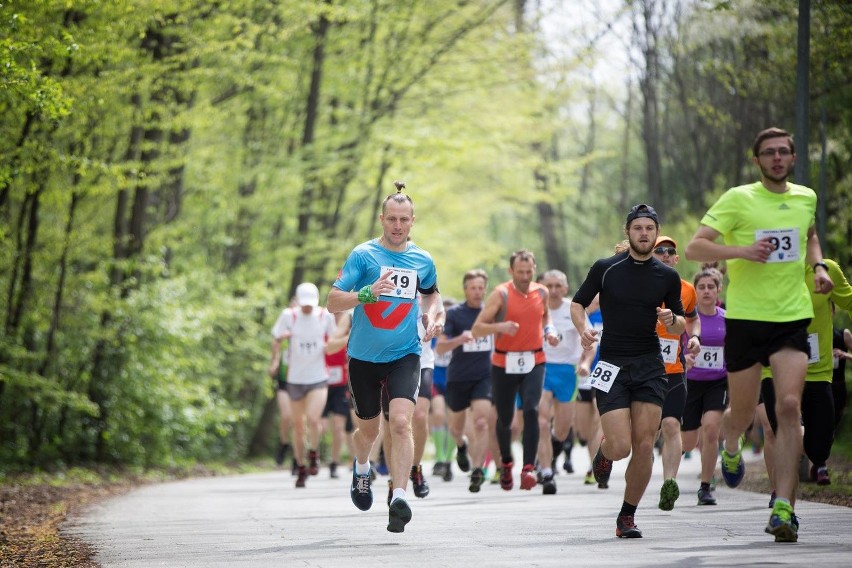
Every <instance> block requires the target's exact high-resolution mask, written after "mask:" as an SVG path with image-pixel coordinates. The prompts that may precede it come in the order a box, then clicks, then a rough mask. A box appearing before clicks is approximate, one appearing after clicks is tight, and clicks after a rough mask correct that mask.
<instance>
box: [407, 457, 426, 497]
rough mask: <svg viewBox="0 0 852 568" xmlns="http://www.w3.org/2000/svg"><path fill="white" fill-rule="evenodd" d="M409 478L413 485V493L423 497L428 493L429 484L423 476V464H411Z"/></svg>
mask: <svg viewBox="0 0 852 568" xmlns="http://www.w3.org/2000/svg"><path fill="white" fill-rule="evenodd" d="M409 479H411V482H412V485H414V495H415V496H416V497H419V498H420V499H423V498H424V497H426V496H427V495H429V484H428V483H427V482H426V478H425V477H424V476H423V466H422V465H413V466H411V474H410V475H409Z"/></svg>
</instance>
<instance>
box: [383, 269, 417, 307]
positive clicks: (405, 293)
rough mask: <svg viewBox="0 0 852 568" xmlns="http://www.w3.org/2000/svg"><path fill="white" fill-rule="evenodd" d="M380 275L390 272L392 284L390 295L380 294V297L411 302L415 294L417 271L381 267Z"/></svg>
mask: <svg viewBox="0 0 852 568" xmlns="http://www.w3.org/2000/svg"><path fill="white" fill-rule="evenodd" d="M381 271H382V274H387V273H388V271H390V272H391V275H390V278H389V279H390V281H391V282H393V284H394V286H396V288H394V291H393V292H391V293H390V294H382V296H393V297H395V298H405V299H407V300H413V299H414V295H415V294H416V293H417V271H416V270H411V269H410V268H396V267H394V266H382V268H381Z"/></svg>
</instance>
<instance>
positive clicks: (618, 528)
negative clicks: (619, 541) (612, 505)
mask: <svg viewBox="0 0 852 568" xmlns="http://www.w3.org/2000/svg"><path fill="white" fill-rule="evenodd" d="M615 536H617V537H619V538H642V531H640V530H639V527H637V526H636V523H634V522H633V515H621V516H620V517H618V518H617V519H616V520H615Z"/></svg>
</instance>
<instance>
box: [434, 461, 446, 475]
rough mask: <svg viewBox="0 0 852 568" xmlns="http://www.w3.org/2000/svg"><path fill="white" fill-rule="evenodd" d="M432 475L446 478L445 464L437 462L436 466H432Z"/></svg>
mask: <svg viewBox="0 0 852 568" xmlns="http://www.w3.org/2000/svg"><path fill="white" fill-rule="evenodd" d="M432 475H434V476H435V477H444V462H435V465H433V466H432Z"/></svg>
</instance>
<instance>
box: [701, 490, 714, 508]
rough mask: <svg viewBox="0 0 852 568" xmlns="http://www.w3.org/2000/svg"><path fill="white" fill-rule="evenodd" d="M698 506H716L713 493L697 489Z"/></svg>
mask: <svg viewBox="0 0 852 568" xmlns="http://www.w3.org/2000/svg"><path fill="white" fill-rule="evenodd" d="M698 504H699V505H715V504H716V498H715V497H713V493H711V492H710V490H709V489H699V490H698Z"/></svg>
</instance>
